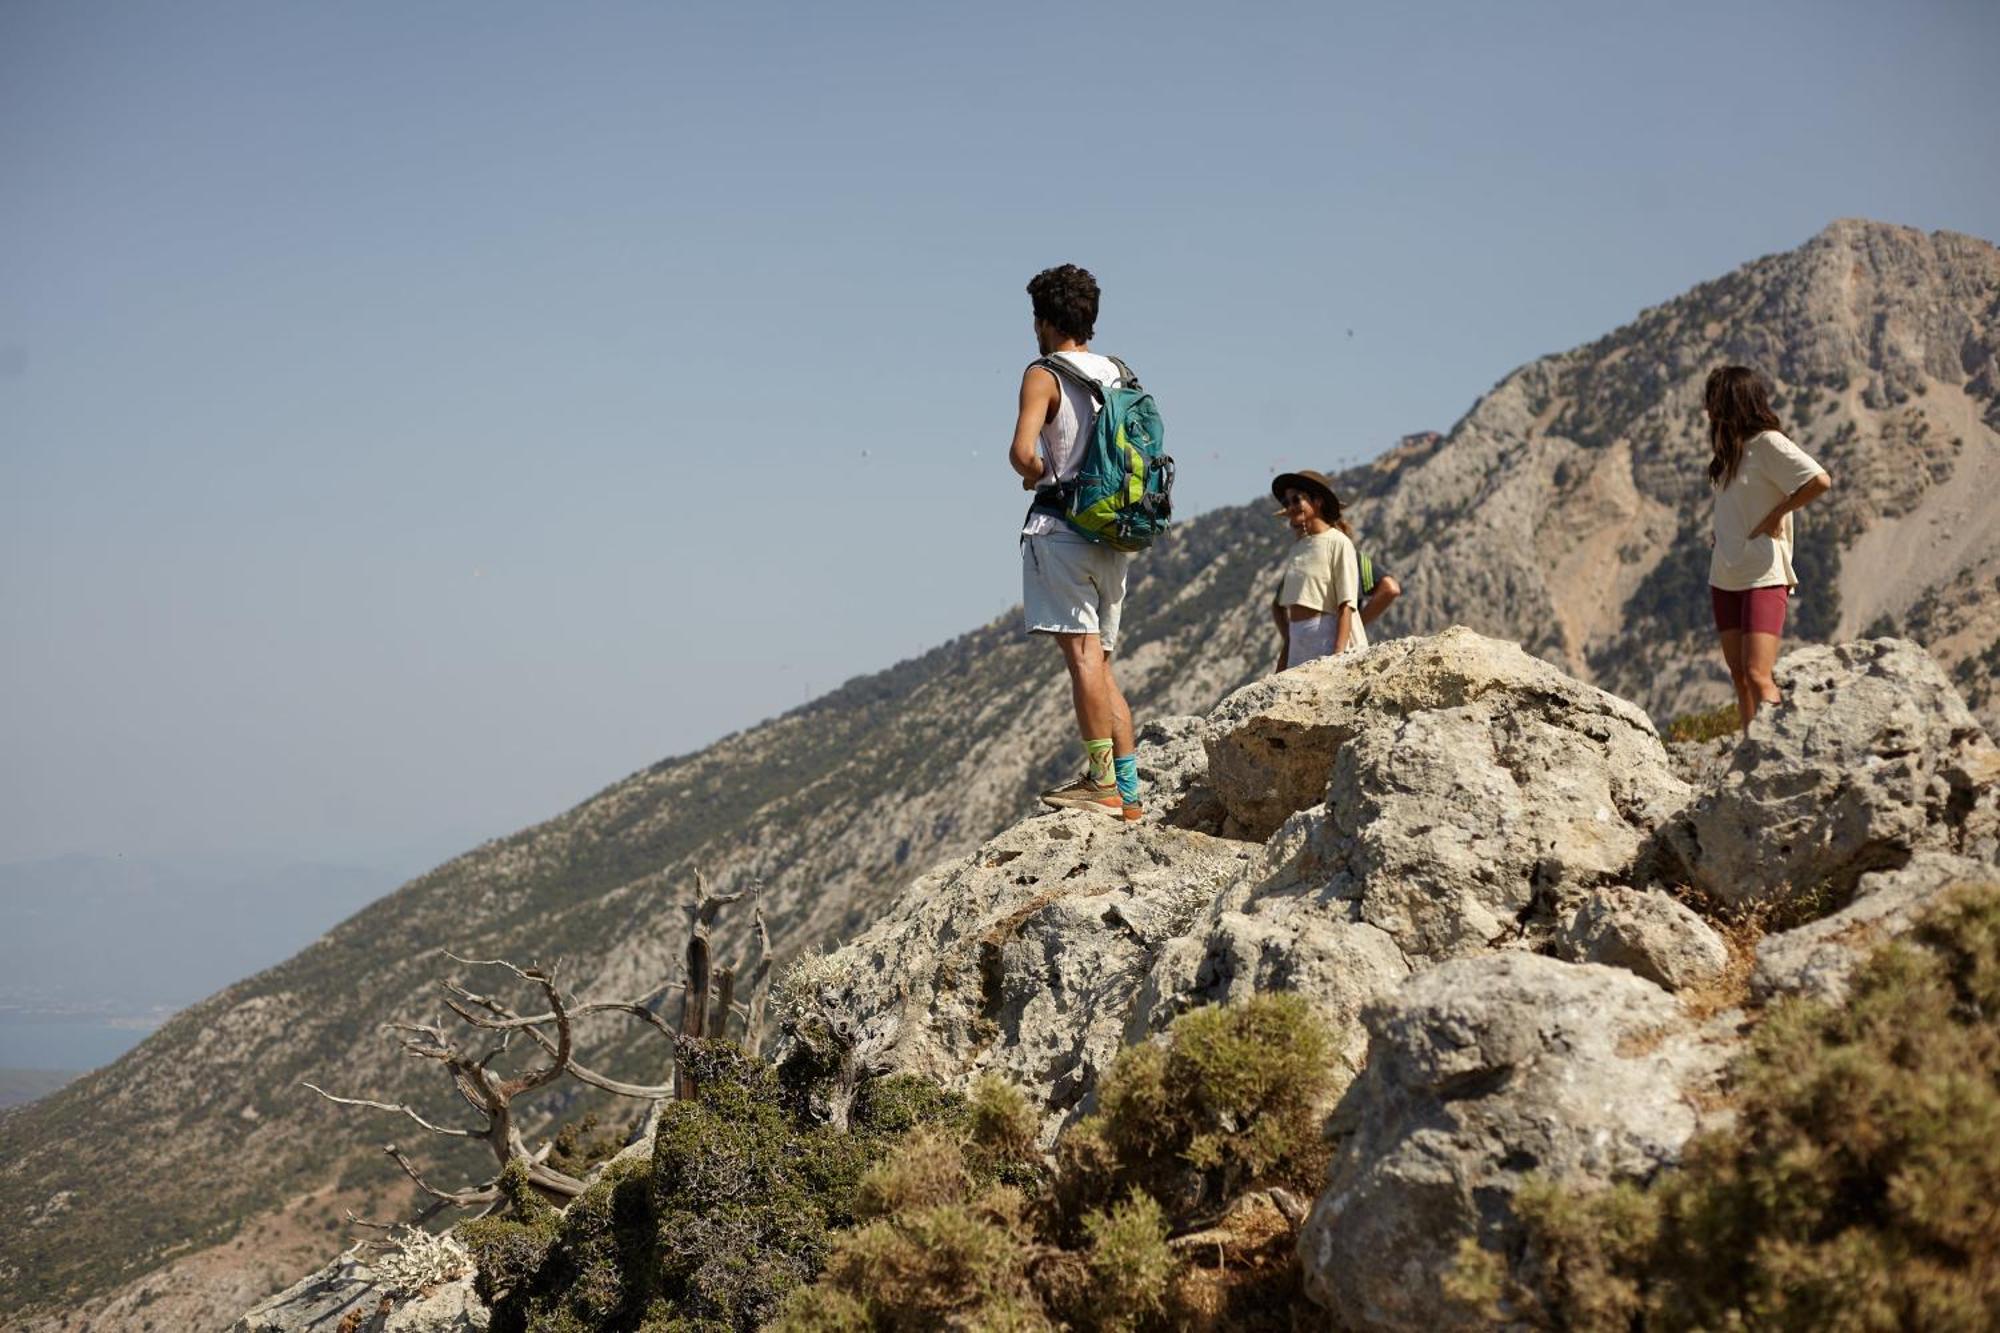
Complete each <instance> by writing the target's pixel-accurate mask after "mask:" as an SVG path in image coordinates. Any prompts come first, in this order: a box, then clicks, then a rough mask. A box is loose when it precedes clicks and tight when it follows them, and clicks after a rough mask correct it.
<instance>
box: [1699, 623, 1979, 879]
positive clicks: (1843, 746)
mask: <svg viewBox="0 0 2000 1333" xmlns="http://www.w3.org/2000/svg"><path fill="white" fill-rule="evenodd" d="M1777 681H1778V686H1779V688H1780V689H1782V690H1783V691H1784V694H1785V702H1784V703H1783V704H1781V705H1780V706H1778V707H1776V708H1767V709H1765V710H1763V711H1762V712H1760V713H1759V714H1758V715H1757V719H1756V721H1755V722H1753V723H1752V724H1751V727H1750V734H1749V736H1748V737H1747V738H1746V739H1745V740H1744V742H1743V743H1742V744H1741V745H1739V746H1738V747H1737V750H1736V754H1735V757H1734V759H1733V760H1732V762H1731V765H1730V768H1729V771H1728V773H1727V774H1726V775H1725V776H1724V778H1723V780H1722V782H1721V783H1720V785H1718V786H1716V787H1714V788H1711V789H1709V790H1708V791H1706V792H1704V793H1703V794H1702V796H1701V797H1700V798H1699V799H1698V800H1697V801H1696V802H1695V803H1694V805H1693V806H1691V807H1690V808H1689V810H1688V812H1687V815H1686V825H1685V830H1686V831H1685V835H1684V857H1685V859H1686V861H1687V864H1688V869H1689V871H1690V873H1691V875H1692V876H1693V878H1694V881H1695V882H1696V883H1697V884H1699V885H1700V886H1701V887H1702V888H1703V889H1705V890H1706V891H1707V892H1709V893H1711V894H1713V895H1714V896H1715V897H1717V898H1720V899H1722V900H1723V901H1725V902H1732V903H1743V902H1756V901H1763V900H1772V899H1782V898H1801V897H1802V898H1813V897H1822V898H1825V899H1827V900H1829V901H1832V902H1839V901H1841V900H1843V899H1845V898H1846V897H1847V896H1848V895H1849V894H1850V893H1852V891H1853V889H1854V886H1855V883H1856V881H1857V880H1858V879H1859V878H1860V877H1861V876H1862V875H1864V874H1866V873H1868V872H1869V871H1871V870H1880V869H1884V868H1889V867H1893V866H1896V865H1900V864H1902V863H1903V862H1905V861H1907V860H1909V858H1910V857H1911V856H1912V855H1913V854H1914V853H1916V852H1919V851H1941V852H1950V853H1954V854H1957V855H1964V856H1971V857H1975V858H1977V859H1981V860H1991V859H1993V857H1994V854H1995V850H1996V837H1997V836H2000V751H1996V750H1995V749H1994V747H1993V744H1992V742H1991V741H1990V740H1988V739H1987V736H1986V733H1985V731H1984V730H1982V729H1981V728H1980V725H1979V723H1978V722H1977V721H1976V720H1974V718H1973V716H1972V714H1971V713H1970V712H1968V711H1967V710H1966V707H1965V704H1964V702H1963V701H1961V700H1960V698H1959V697H1958V694H1957V692H1956V691H1955V690H1954V689H1953V688H1952V685H1951V682H1950V680H1948V679H1947V678H1946V676H1945V674H1944V672H1943V671H1942V670H1940V669H1939V667H1938V665H1937V663H1936V662H1934V661H1932V660H1931V658H1930V655H1929V654H1927V653H1925V652H1924V650H1923V649H1921V648H1919V647H1918V646H1917V645H1915V644H1913V643H1908V642H1905V641H1903V640H1900V639H1871V640H1865V641H1862V642H1857V643H1844V644H1838V645H1833V646H1824V647H1811V648H1803V649H1800V650H1799V651H1798V652H1796V653H1793V654H1791V655H1790V656H1788V657H1786V658H1783V659H1781V660H1780V661H1779V663H1778V671H1777Z"/></svg>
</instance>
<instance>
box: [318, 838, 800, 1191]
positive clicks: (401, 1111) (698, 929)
mask: <svg viewBox="0 0 2000 1333" xmlns="http://www.w3.org/2000/svg"><path fill="white" fill-rule="evenodd" d="M695 890H696V892H695V896H694V898H693V900H692V901H690V902H688V903H686V904H685V905H684V908H683V910H685V911H686V913H687V917H688V944H687V954H686V960H687V977H686V978H685V979H684V980H683V979H671V978H670V979H668V980H665V981H662V982H660V983H659V984H658V985H656V986H654V987H653V988H652V989H650V990H648V991H646V992H645V993H643V994H641V995H639V996H637V997H635V998H632V999H622V998H593V999H590V1000H585V1001H579V1000H577V999H576V998H574V997H573V996H569V995H565V994H564V993H563V990H562V986H561V984H560V981H559V979H558V972H559V970H560V967H561V964H560V962H558V963H555V964H552V965H550V966H548V967H546V968H544V967H541V966H540V965H538V964H534V963H530V964H529V965H528V966H525V967H523V966H521V965H519V964H517V963H514V962H512V961H510V960H508V959H505V958H473V957H467V956H462V955H460V954H456V953H453V952H452V951H450V950H449V949H440V950H439V951H438V952H439V953H441V954H443V955H444V957H446V958H448V959H450V960H451V961H452V962H454V963H457V964H458V965H459V966H461V967H465V968H493V969H498V970H499V971H501V972H503V973H505V974H506V975H507V976H509V977H511V978H512V979H513V980H514V981H515V982H518V983H520V984H522V985H526V986H529V987H532V988H533V989H534V990H536V991H537V992H539V1000H540V1006H539V1009H538V1011H537V1012H533V1013H524V1012H522V1008H521V1007H517V1006H515V1005H513V1004H510V1003H509V1002H508V1001H506V1000H504V999H502V998H500V997H498V996H495V995H489V994H484V993H482V992H480V991H476V990H473V989H471V988H470V987H468V986H466V985H464V984H462V983H461V982H460V981H458V980H457V979H455V978H451V977H445V978H441V979H440V980H439V983H438V984H439V986H440V988H441V989H442V991H443V992H444V994H443V999H444V1005H445V1008H446V1009H448V1010H450V1012H451V1014H452V1016H453V1017H454V1018H456V1019H457V1020H458V1021H459V1022H460V1023H462V1024H464V1025H465V1026H466V1027H467V1028H469V1029H471V1030H472V1031H473V1032H474V1033H475V1034H477V1033H487V1034H491V1036H490V1037H489V1038H483V1039H482V1040H485V1041H487V1043H488V1044H486V1045H485V1046H483V1047H482V1048H479V1049H477V1050H472V1049H468V1048H466V1047H464V1046H461V1045H460V1043H459V1042H458V1041H457V1040H455V1039H454V1038H453V1036H452V1034H451V1033H449V1032H447V1031H446V1029H445V1027H444V1025H443V1024H442V1023H441V1022H435V1021H434V1022H429V1023H420V1022H408V1021H397V1022H392V1023H388V1024H385V1025H384V1027H385V1030H386V1031H388V1032H390V1033H391V1034H393V1036H394V1038H395V1041H396V1044H397V1045H398V1046H399V1047H400V1048H401V1049H402V1050H403V1052H404V1053H405V1054H407V1055H410V1056H412V1057H414V1058H416V1059H419V1060H428V1061H431V1062H433V1063H436V1064H439V1065H441V1066H443V1068H444V1072H445V1075H446V1077H447V1079H448V1080H449V1081H450V1083H451V1087H452V1090H453V1091H454V1092H456V1093H457V1094H458V1097H459V1100H461V1101H463V1102H464V1103H465V1105H466V1106H467V1108H469V1109H470V1110H471V1111H472V1113H473V1114H474V1115H475V1116H476V1117H478V1119H479V1121H480V1124H479V1125H478V1127H476V1128H470V1129H468V1128H462V1127H458V1126H453V1125H446V1124H441V1123H439V1122H438V1121H435V1120H433V1119H431V1118H429V1117H427V1116H425V1115H424V1114H423V1113H421V1112H419V1111H418V1110H417V1109H416V1108H415V1107H412V1106H408V1105H406V1104H404V1103H401V1102H389V1101H378V1100H375V1099H373V1098H368V1097H344V1096H339V1095H337V1094H334V1093H331V1092H328V1091H327V1090H326V1089H325V1088H323V1087H321V1086H319V1085H318V1084H316V1083H311V1082H306V1083H302V1086H303V1087H305V1088H307V1089H308V1090H310V1091H311V1092H313V1093H314V1094H316V1095H317V1096H319V1097H321V1098H322V1099H324V1100H325V1101H327V1102H329V1103H331V1104H333V1105H336V1106H350V1107H359V1108H362V1109H364V1110H371V1111H380V1112H383V1113H385V1114H389V1115H400V1116H402V1117H404V1118H406V1119H407V1120H409V1121H410V1122H411V1123H413V1124H415V1125H416V1126H417V1127H418V1128H419V1129H422V1130H424V1131H426V1132H428V1133H431V1134H436V1135H439V1136H441V1137H444V1138H457V1139H471V1140H477V1141H479V1142H482V1143H484V1144H485V1145H486V1146H487V1149H488V1150H489V1151H490V1152H492V1154H493V1157H494V1160H495V1161H496V1162H497V1163H498V1164H499V1166H500V1170H501V1173H504V1172H505V1171H506V1170H507V1169H508V1168H510V1167H518V1168H519V1169H520V1170H521V1171H523V1172H524V1173H525V1174H526V1176H527V1179H528V1181H529V1182H530V1183H531V1184H532V1185H533V1186H534V1187H535V1188H536V1189H537V1190H538V1191H539V1192H541V1193H542V1194H543V1195H544V1196H546V1197H548V1198H550V1199H552V1200H556V1201H565V1202H566V1201H567V1200H569V1199H572V1198H575V1197H576V1196H577V1195H579V1194H581V1193H582V1192H583V1189H584V1182H583V1181H581V1180H578V1179H576V1178H575V1177H573V1176H571V1175H569V1174H567V1173H566V1172H563V1171H559V1170H557V1169H556V1168H554V1167H552V1166H550V1165H548V1161H547V1159H548V1156H549V1153H550V1150H551V1149H552V1147H553V1146H554V1145H553V1142H552V1141H544V1142H543V1143H542V1144H541V1146H540V1147H539V1148H536V1149H533V1150H531V1149H530V1148H529V1147H528V1144H527V1141H526V1139H525V1138H524V1137H523V1135H522V1133H521V1129H520V1122H519V1116H520V1110H519V1106H520V1102H521V1099H522V1098H525V1097H527V1096H529V1095H531V1094H533V1093H535V1092H538V1091H540V1090H541V1089H543V1088H546V1087H548V1086H549V1085H551V1084H552V1083H554V1082H556V1081H557V1080H558V1079H561V1078H563V1077H564V1076H568V1077H570V1078H574V1079H576V1080H577V1081H578V1082H580V1083H583V1084H585V1085H587V1086H589V1087H593V1088H597V1089H599V1090H601V1091H604V1092H608V1093H612V1094H614V1095H616V1096H621V1097H630V1098H634V1099H637V1100H642V1101H646V1102H649V1103H651V1106H650V1108H649V1111H648V1114H647V1116H646V1118H645V1123H646V1125H647V1130H648V1132H649V1133H650V1132H651V1130H652V1128H653V1127H654V1126H656V1125H657V1122H658V1119H659V1113H660V1108H661V1107H662V1106H663V1105H664V1104H665V1102H666V1100H667V1099H668V1098H670V1097H673V1096H676V1095H678V1096H681V1097H690V1096H693V1095H694V1093H695V1088H694V1082H693V1079H692V1078H691V1077H687V1076H685V1070H684V1066H683V1062H682V1061H681V1060H680V1058H679V1056H680V1048H681V1042H682V1041H684V1040H689V1039H699V1038H701V1037H704V1036H706V1035H709V1033H710V1031H711V1029H712V1030H713V1032H714V1033H715V1035H718V1036H719V1035H722V1034H724V1033H726V1032H727V1031H728V1030H729V1020H730V1018H731V1017H732V1016H733V1015H735V1014H737V1013H738V1012H740V1013H741V1014H742V1015H743V1018H744V1022H745V1024H746V1033H745V1044H746V1046H747V1047H748V1048H749V1049H750V1050H752V1051H754V1050H755V1049H756V1045H757V1042H758V1040H759V1036H760V1029H761V1027H762V1024H763V1015H764V1005H765V998H766V994H767V992H768V990H769V983H770V971H771V941H770V934H769V932H768V930H767V929H766V928H765V924H764V915H763V909H762V907H761V905H757V906H756V907H755V908H754V930H755V935H756V939H757V945H758V958H757V963H756V966H755V970H754V971H753V972H752V973H751V989H750V993H749V998H748V1000H747V1002H744V1003H739V1002H738V1001H737V999H736V996H735V977H736V970H735V969H734V968H731V967H724V968H722V969H720V972H719V976H718V975H717V970H716V969H715V968H714V966H713V956H712V947H711V943H710V937H711V932H712V930H713V927H714V926H715V923H716V922H717V920H718V919H719V918H720V915H721V912H722V909H723V908H725V907H727V906H729V905H730V904H732V903H736V902H740V901H741V900H742V899H744V898H745V897H749V898H750V899H752V901H753V903H756V902H757V899H758V898H759V896H760V894H761V892H762V886H761V885H753V886H752V887H751V888H750V889H748V890H744V891H739V892H735V893H713V892H710V891H709V888H708V881H707V878H706V877H705V876H703V875H702V874H701V872H699V871H696V872H695ZM718 980H719V982H720V985H719V986H714V985H712V983H713V982H714V981H718ZM676 990H678V991H680V992H681V1006H682V1007H681V1021H680V1025H679V1028H678V1030H676V1029H675V1028H674V1027H672V1026H670V1025H669V1024H668V1022H667V1021H666V1020H665V1019H663V1018H661V1017H660V1015H659V1013H658V1012H657V1011H656V1007H657V1006H658V1005H659V1003H660V1001H661V1000H663V999H664V998H666V996H668V995H669V994H671V993H672V992H674V991H676ZM712 991H713V992H714V993H713V994H712ZM711 1003H712V1008H713V1018H712V1020H711V1017H710V1013H711ZM601 1013H622V1014H626V1015H628V1016H630V1017H633V1018H637V1019H639V1020H640V1021H641V1022H643V1023H645V1024H646V1025H647V1026H649V1027H650V1028H652V1029H653V1030H654V1031H655V1032H657V1033H658V1034H660V1035H661V1036H662V1037H665V1038H666V1039H667V1041H668V1042H669V1043H670V1045H671V1046H672V1047H673V1053H674V1054H673V1059H672V1069H673V1072H674V1079H673V1080H672V1081H671V1082H669V1083H664V1084H659V1085H652V1084H642V1083H628V1082H625V1081H623V1080H621V1079H614V1078H611V1077H609V1076H607V1075H605V1074H601V1073H599V1072H597V1071H596V1070H593V1069H590V1068H588V1067H586V1066H585V1065H583V1064H581V1063H580V1062H579V1061H578V1060H577V1058H576V1057H577V1051H576V1047H577V1034H576V1020H577V1019H579V1018H582V1017H586V1016H588V1015H593V1014H601ZM523 1034H525V1035H526V1037H527V1039H528V1041H529V1042H530V1043H532V1046H533V1048H534V1052H533V1053H538V1054H539V1055H540V1057H541V1058H540V1059H539V1060H538V1061H533V1062H532V1063H530V1064H529V1065H528V1067H527V1068H525V1069H521V1070H519V1071H518V1072H515V1073H512V1074H505V1073H502V1072H500V1071H499V1070H497V1069H496V1068H495V1062H496V1061H498V1060H499V1059H500V1057H501V1056H503V1055H505V1054H507V1053H508V1052H509V1050H510V1049H511V1047H512V1045H513V1042H514V1039H515V1038H516V1037H517V1036H520V1035H523ZM533 1053H531V1060H532V1054H533ZM383 1151H384V1152H385V1153H386V1154H387V1155H388V1157H389V1158H390V1159H391V1160H392V1161H394V1162H395V1163H396V1165H397V1167H398V1168H399V1169H401V1171H402V1172H403V1174H404V1175H406V1176H408V1177H409V1178H410V1180H411V1181H412V1182H414V1183H415V1185H416V1187H417V1188H418V1189H419V1190H420V1191H422V1192H423V1194H424V1195H425V1196H427V1197H428V1198H429V1199H430V1200H431V1202H430V1203H429V1204H428V1206H427V1207H426V1208H425V1210H424V1212H423V1214H422V1218H423V1219H425V1220H428V1218H430V1217H431V1216H434V1215H435V1214H436V1213H437V1212H438V1211H439V1210H441V1209H444V1208H476V1207H482V1206H491V1205H492V1204H494V1203H496V1202H498V1201H499V1200H500V1199H501V1197H502V1194H501V1190H500V1175H499V1174H496V1175H494V1176H493V1177H492V1178H491V1179H489V1180H486V1181H484V1182H481V1183H480V1184H477V1185H471V1186H467V1187H465V1188H462V1189H455V1190H454V1189H440V1188H438V1187H437V1186H435V1185H433V1184H431V1183H430V1182H429V1181H427V1180H425V1179H424V1177H423V1174H422V1173H421V1172H420V1171H419V1170H418V1169H417V1166H416V1164H415V1163H413V1162H412V1161H411V1160H410V1159H409V1157H408V1156H407V1155H405V1154H404V1153H403V1151H402V1150H401V1149H400V1148H399V1147H398V1146H397V1145H395V1144H393V1143H392V1144H388V1145H385V1147H384V1149H383ZM352 1220H353V1221H354V1222H355V1223H356V1224H357V1225H363V1226H369V1227H376V1228H379V1227H380V1226H381V1224H379V1223H373V1222H369V1221H367V1220H366V1219H362V1218H354V1219H352Z"/></svg>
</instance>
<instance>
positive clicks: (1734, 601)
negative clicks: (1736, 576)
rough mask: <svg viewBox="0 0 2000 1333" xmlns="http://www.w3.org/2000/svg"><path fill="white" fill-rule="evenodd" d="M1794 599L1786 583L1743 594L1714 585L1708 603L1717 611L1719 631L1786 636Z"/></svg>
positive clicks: (1709, 593)
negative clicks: (1787, 609) (1788, 612)
mask: <svg viewBox="0 0 2000 1333" xmlns="http://www.w3.org/2000/svg"><path fill="white" fill-rule="evenodd" d="M1790 597H1791V589H1789V588H1787V587H1786V586H1785V585H1784V584H1782V583H1779V584H1774V585H1772V586H1771V587H1769V588H1745V589H1744V590H1743V591H1741V592H1731V591H1730V590H1729V589H1727V588H1718V587H1715V586H1714V585H1712V584H1711V585H1710V587H1709V589H1708V600H1709V602H1710V603H1711V604H1713V605H1714V607H1715V627H1716V628H1717V629H1719V630H1731V629H1738V630H1742V631H1744V632H1745V633H1747V634H1783V633H1784V632H1785V603H1786V602H1787V601H1788V600H1789V599H1790Z"/></svg>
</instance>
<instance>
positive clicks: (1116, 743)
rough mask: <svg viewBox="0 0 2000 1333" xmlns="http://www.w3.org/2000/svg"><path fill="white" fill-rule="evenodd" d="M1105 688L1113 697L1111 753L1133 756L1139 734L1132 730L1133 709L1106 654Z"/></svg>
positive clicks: (1108, 654)
mask: <svg viewBox="0 0 2000 1333" xmlns="http://www.w3.org/2000/svg"><path fill="white" fill-rule="evenodd" d="M1104 686H1105V688H1106V689H1107V690H1108V691H1109V692H1110V695H1111V753H1113V754H1131V753H1132V751H1133V750H1135V749H1137V748H1138V745H1139V741H1138V734H1137V733H1136V732H1135V731H1133V729H1132V708H1131V706H1130V705H1129V704H1127V703H1126V702H1125V692H1124V691H1123V690H1121V689H1119V688H1118V675H1117V673H1116V672H1114V671H1113V670H1112V669H1111V654H1110V653H1106V654H1104Z"/></svg>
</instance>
